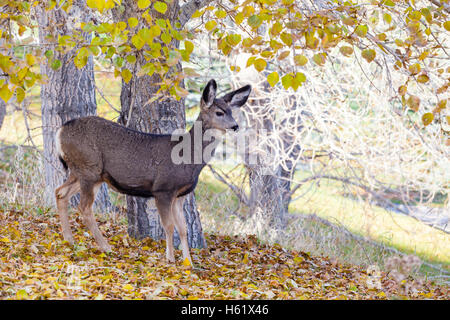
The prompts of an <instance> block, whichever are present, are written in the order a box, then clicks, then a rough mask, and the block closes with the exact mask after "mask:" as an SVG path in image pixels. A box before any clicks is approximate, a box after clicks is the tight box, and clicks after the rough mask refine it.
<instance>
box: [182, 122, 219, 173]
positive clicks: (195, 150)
mask: <svg viewBox="0 0 450 320" xmlns="http://www.w3.org/2000/svg"><path fill="white" fill-rule="evenodd" d="M208 129H209V128H207V127H205V125H204V121H202V119H201V117H200V116H199V117H198V118H197V120H196V121H195V122H194V125H193V126H192V128H191V129H190V130H189V136H190V142H191V164H192V165H193V167H194V168H195V169H196V171H198V173H200V171H201V169H203V167H204V166H205V165H206V164H207V163H208V162H209V161H210V160H211V158H212V156H213V155H214V152H215V149H216V147H217V145H218V143H219V142H220V139H219V137H218V136H217V134H216V135H214V134H213V132H212V131H209V130H208Z"/></svg>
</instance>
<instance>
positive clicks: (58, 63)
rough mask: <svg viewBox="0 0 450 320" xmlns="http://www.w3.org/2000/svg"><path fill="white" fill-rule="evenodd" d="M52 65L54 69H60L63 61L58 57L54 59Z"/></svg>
mask: <svg viewBox="0 0 450 320" xmlns="http://www.w3.org/2000/svg"><path fill="white" fill-rule="evenodd" d="M50 67H52V69H53V70H58V69H59V68H61V61H60V60H58V59H55V60H53V61H52V63H51V65H50Z"/></svg>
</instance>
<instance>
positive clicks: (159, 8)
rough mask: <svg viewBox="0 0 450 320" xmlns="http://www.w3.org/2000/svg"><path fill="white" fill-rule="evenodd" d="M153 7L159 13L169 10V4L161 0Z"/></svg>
mask: <svg viewBox="0 0 450 320" xmlns="http://www.w3.org/2000/svg"><path fill="white" fill-rule="evenodd" d="M153 8H154V9H155V10H156V11H158V12H159V13H162V14H164V13H166V11H167V4H165V3H164V2H161V1H156V2H155V4H154V5H153Z"/></svg>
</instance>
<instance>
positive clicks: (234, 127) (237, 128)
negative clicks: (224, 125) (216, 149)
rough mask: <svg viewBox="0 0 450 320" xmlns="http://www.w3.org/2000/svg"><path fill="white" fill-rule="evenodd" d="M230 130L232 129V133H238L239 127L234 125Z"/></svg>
mask: <svg viewBox="0 0 450 320" xmlns="http://www.w3.org/2000/svg"><path fill="white" fill-rule="evenodd" d="M231 129H233V130H234V131H238V130H239V126H238V125H235V126H233V127H231Z"/></svg>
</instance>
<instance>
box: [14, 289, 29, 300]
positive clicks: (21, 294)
mask: <svg viewBox="0 0 450 320" xmlns="http://www.w3.org/2000/svg"><path fill="white" fill-rule="evenodd" d="M16 297H17V299H19V300H23V299H28V293H27V292H26V291H25V290H24V289H20V290H18V291H17V293H16Z"/></svg>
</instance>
